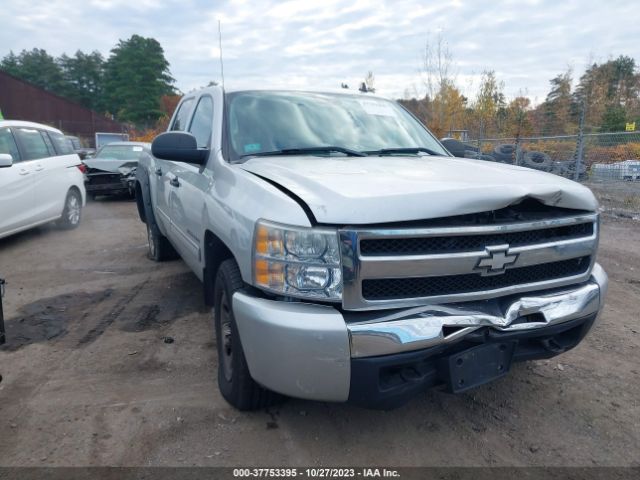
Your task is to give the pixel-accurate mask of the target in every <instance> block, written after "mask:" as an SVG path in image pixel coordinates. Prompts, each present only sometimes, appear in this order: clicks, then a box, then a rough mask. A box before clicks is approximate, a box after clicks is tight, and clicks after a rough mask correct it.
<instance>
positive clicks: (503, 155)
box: [493, 143, 516, 163]
mask: <svg viewBox="0 0 640 480" xmlns="http://www.w3.org/2000/svg"><path fill="white" fill-rule="evenodd" d="M493 157H494V158H495V161H496V162H500V163H516V162H515V159H516V146H515V144H513V143H503V144H502V145H498V146H497V147H496V148H494V149H493Z"/></svg>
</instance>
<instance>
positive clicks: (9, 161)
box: [0, 153, 13, 168]
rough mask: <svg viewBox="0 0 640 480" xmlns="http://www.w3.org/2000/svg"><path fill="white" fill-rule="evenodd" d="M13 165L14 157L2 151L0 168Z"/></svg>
mask: <svg viewBox="0 0 640 480" xmlns="http://www.w3.org/2000/svg"><path fill="white" fill-rule="evenodd" d="M11 165H13V157H12V156H11V155H9V154H8V153H0V168H7V167H10V166H11Z"/></svg>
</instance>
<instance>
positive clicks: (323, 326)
mask: <svg viewBox="0 0 640 480" xmlns="http://www.w3.org/2000/svg"><path fill="white" fill-rule="evenodd" d="M607 286H608V279H607V275H606V273H605V272H604V270H603V269H602V268H601V267H600V266H599V265H598V264H595V265H594V268H593V270H592V272H591V276H590V277H589V279H588V281H587V282H584V283H581V284H579V285H576V286H572V287H561V288H557V289H554V290H548V291H545V292H544V293H539V294H536V295H533V294H532V295H527V294H522V295H511V296H508V297H501V298H496V299H490V300H484V301H478V302H466V303H460V304H443V305H430V306H423V307H416V308H411V309H404V310H401V311H395V312H391V311H389V310H385V311H382V312H358V313H349V312H345V313H342V312H340V311H339V310H337V309H336V308H334V307H332V306H326V305H317V304H307V303H302V302H282V301H275V300H267V299H264V298H257V297H254V296H251V295H249V294H247V293H242V292H236V293H235V294H234V296H233V311H234V315H235V319H236V323H237V325H238V330H239V333H240V338H241V341H242V345H243V349H244V354H245V357H246V360H247V364H248V367H249V371H250V373H251V376H252V377H253V378H254V379H255V380H256V381H257V382H258V383H260V384H262V385H264V386H265V387H267V388H269V389H271V390H274V391H276V392H279V393H282V394H285V395H289V396H293V397H298V398H306V399H312V400H323V401H338V402H340V401H346V400H348V399H349V397H350V388H351V384H352V378H351V377H352V372H351V368H352V366H351V365H352V361H359V359H366V358H374V357H375V358H384V356H389V355H395V354H402V353H403V352H411V351H419V350H422V349H426V348H430V347H434V346H439V345H446V344H453V343H454V342H456V341H461V340H463V339H464V337H465V336H466V335H469V334H471V333H472V332H473V331H475V330H477V329H480V328H485V327H490V328H491V329H494V330H495V331H498V332H517V331H520V332H522V331H530V332H535V331H536V329H543V328H546V327H550V326H553V325H558V324H561V323H563V322H570V321H572V320H576V319H580V318H586V317H589V316H593V315H596V314H597V313H598V312H599V311H600V310H601V309H602V305H603V301H604V297H605V293H606V290H607Z"/></svg>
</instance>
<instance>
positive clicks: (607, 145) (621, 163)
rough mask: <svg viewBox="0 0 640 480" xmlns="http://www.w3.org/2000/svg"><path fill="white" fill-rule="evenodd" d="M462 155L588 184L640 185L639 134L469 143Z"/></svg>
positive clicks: (487, 140) (563, 136) (511, 139)
mask: <svg viewBox="0 0 640 480" xmlns="http://www.w3.org/2000/svg"><path fill="white" fill-rule="evenodd" d="M464 156H466V157H469V158H479V159H481V160H487V161H494V162H502V163H510V164H514V165H520V166H523V167H528V168H533V169H536V170H542V171H545V172H550V173H554V174H556V175H560V176H563V177H566V178H570V179H572V180H578V181H590V182H611V181H620V182H636V181H637V182H640V132H621V133H596V134H584V135H560V136H549V137H520V138H487V139H479V140H472V141H469V142H467V144H466V146H465V153H464Z"/></svg>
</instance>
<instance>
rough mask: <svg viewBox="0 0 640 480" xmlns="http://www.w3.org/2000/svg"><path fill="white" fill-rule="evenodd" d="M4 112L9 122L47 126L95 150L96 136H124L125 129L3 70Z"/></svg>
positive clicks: (0, 101) (1, 104) (0, 94)
mask: <svg viewBox="0 0 640 480" xmlns="http://www.w3.org/2000/svg"><path fill="white" fill-rule="evenodd" d="M0 110H1V111H2V115H3V116H4V118H5V120H27V121H30V122H38V123H44V124H47V125H51V126H52V127H55V128H58V129H60V130H62V131H63V132H64V133H66V134H68V135H75V136H78V137H81V138H82V139H83V140H84V141H85V143H86V144H87V145H91V146H93V143H94V134H95V132H124V131H126V128H125V125H122V124H120V123H118V122H116V121H114V120H111V119H110V118H107V117H105V116H104V115H102V114H100V113H97V112H94V111H93V110H89V109H88V108H85V107H83V106H82V105H80V104H78V103H76V102H73V101H71V100H67V99H66V98H62V97H59V96H58V95H55V94H53V93H50V92H47V91H45V90H43V89H41V88H39V87H36V86H34V85H31V84H30V83H27V82H24V81H22V80H20V79H18V78H15V77H13V76H11V75H9V74H7V73H5V72H3V71H1V70H0Z"/></svg>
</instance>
